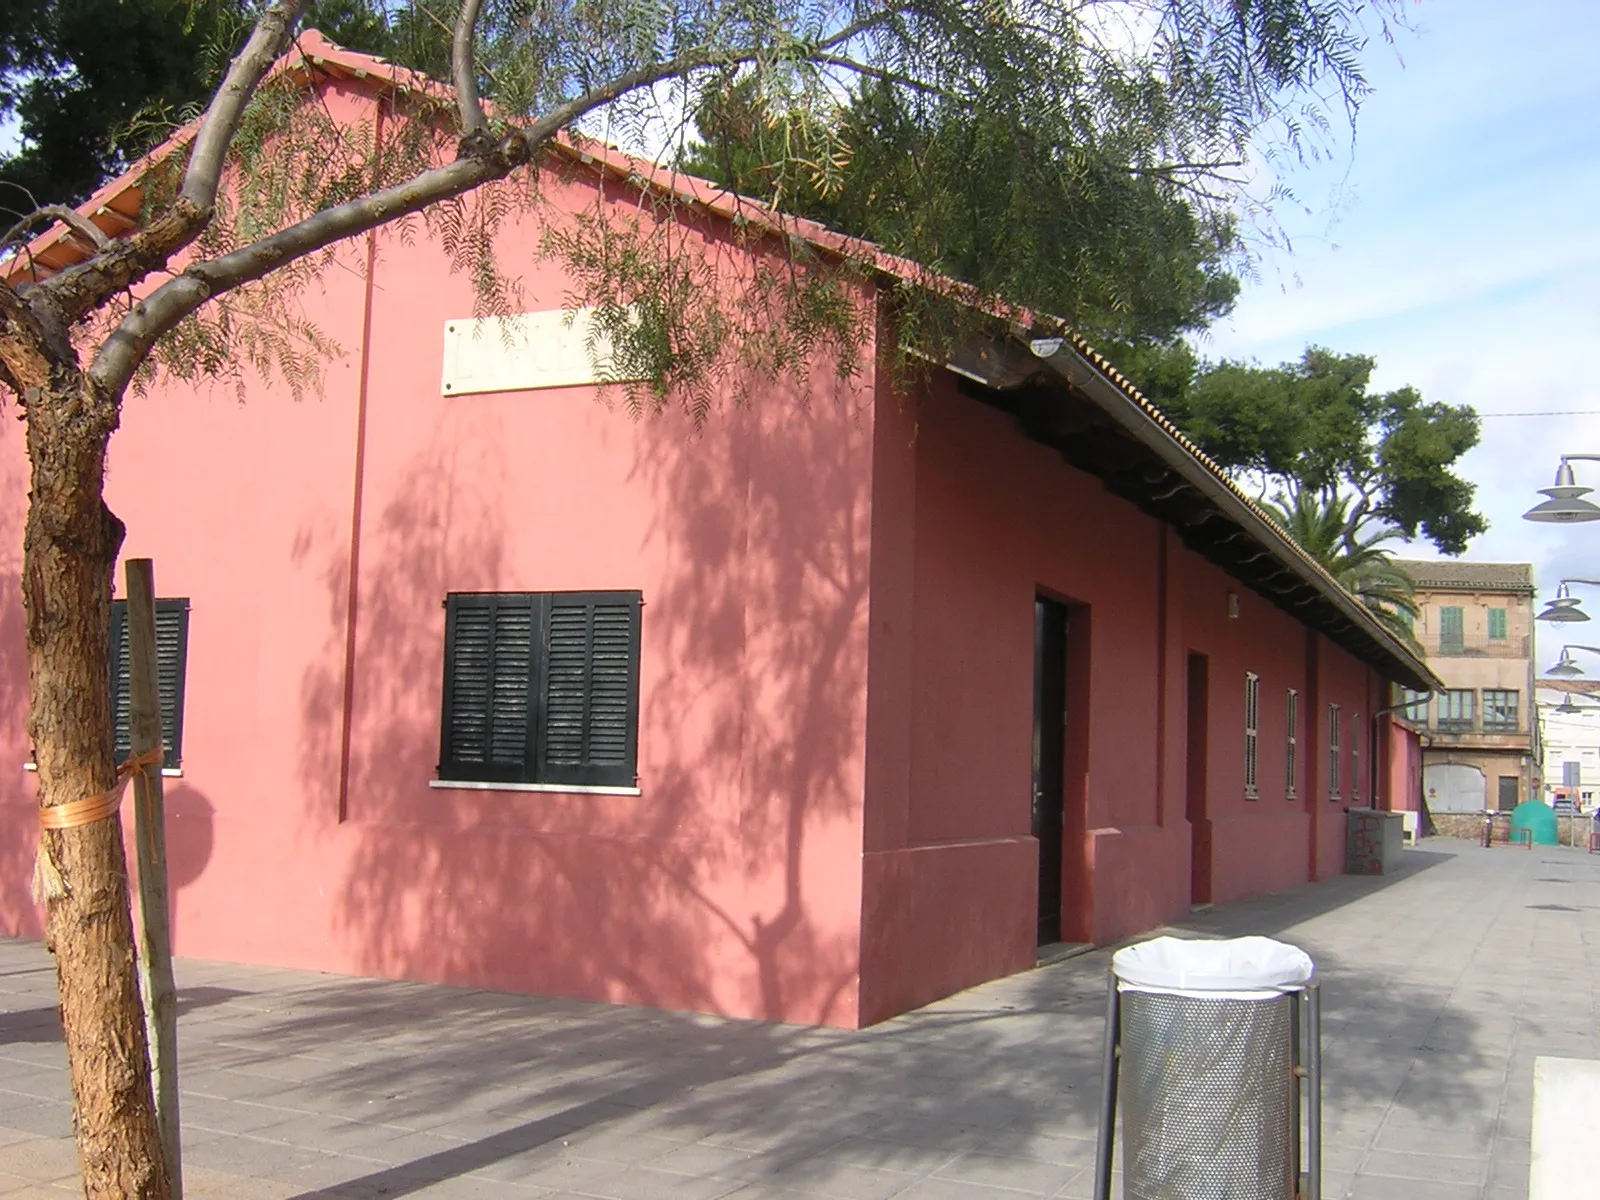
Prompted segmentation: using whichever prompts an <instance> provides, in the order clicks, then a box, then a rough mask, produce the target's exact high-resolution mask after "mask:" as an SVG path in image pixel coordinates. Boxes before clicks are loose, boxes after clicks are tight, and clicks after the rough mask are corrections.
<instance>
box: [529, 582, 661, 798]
mask: <svg viewBox="0 0 1600 1200" xmlns="http://www.w3.org/2000/svg"><path fill="white" fill-rule="evenodd" d="M640 601H641V598H640V595H639V593H637V592H557V593H555V594H553V595H551V596H550V598H549V603H550V607H549V623H548V630H547V633H546V640H545V686H544V706H543V707H544V712H543V722H542V724H543V734H544V736H543V747H542V750H543V753H542V755H541V763H540V772H539V778H540V781H541V782H544V783H571V784H580V785H589V786H598V787H608V786H609V787H632V786H633V784H634V781H635V765H636V761H637V753H638V729H639V617H640V609H641V602H640Z"/></svg>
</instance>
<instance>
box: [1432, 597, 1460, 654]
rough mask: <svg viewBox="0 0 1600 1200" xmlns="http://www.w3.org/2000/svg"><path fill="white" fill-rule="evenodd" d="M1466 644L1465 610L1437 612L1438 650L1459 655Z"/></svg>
mask: <svg viewBox="0 0 1600 1200" xmlns="http://www.w3.org/2000/svg"><path fill="white" fill-rule="evenodd" d="M1466 644H1467V634H1466V620H1465V610H1464V609H1460V608H1455V607H1450V608H1441V609H1440V610H1439V649H1440V650H1442V651H1445V652H1452V651H1453V652H1455V653H1457V654H1459V653H1460V652H1461V651H1462V649H1463V648H1465V646H1466Z"/></svg>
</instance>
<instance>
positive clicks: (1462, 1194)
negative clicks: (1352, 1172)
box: [1348, 1174, 1483, 1200]
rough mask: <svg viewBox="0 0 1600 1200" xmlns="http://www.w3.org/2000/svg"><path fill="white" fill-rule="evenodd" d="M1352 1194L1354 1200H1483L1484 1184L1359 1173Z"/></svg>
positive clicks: (1349, 1190) (1349, 1193) (1350, 1188)
mask: <svg viewBox="0 0 1600 1200" xmlns="http://www.w3.org/2000/svg"><path fill="white" fill-rule="evenodd" d="M1348 1195H1349V1196H1350V1198H1351V1200H1480V1198H1481V1197H1482V1195H1483V1187H1482V1186H1481V1185H1480V1184H1476V1183H1445V1182H1443V1181H1441V1180H1424V1179H1401V1178H1398V1177H1396V1176H1393V1175H1362V1174H1358V1175H1356V1177H1355V1179H1354V1180H1353V1181H1352V1183H1351V1184H1350V1187H1349V1189H1348Z"/></svg>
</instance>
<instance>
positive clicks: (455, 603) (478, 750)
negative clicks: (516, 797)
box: [439, 594, 538, 783]
mask: <svg viewBox="0 0 1600 1200" xmlns="http://www.w3.org/2000/svg"><path fill="white" fill-rule="evenodd" d="M535 599H536V597H534V596H531V595H526V594H521V595H518V594H511V595H476V594H460V595H453V596H450V597H449V598H448V599H447V600H446V602H445V681H444V720H443V722H442V725H443V734H442V737H441V739H440V742H441V744H440V748H439V775H440V777H441V778H443V779H474V780H483V781H487V782H496V783H517V782H525V781H527V780H529V779H530V778H531V767H532V761H533V756H532V754H531V753H529V750H530V740H531V739H530V738H529V736H528V734H529V725H530V715H531V714H530V711H529V699H530V686H529V685H530V681H531V679H532V674H533V667H534V656H533V646H534V636H535V630H536V627H537V624H538V621H537V617H538V614H537V612H536V609H535V604H534V601H535Z"/></svg>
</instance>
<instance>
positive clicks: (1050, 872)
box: [1033, 597, 1067, 946]
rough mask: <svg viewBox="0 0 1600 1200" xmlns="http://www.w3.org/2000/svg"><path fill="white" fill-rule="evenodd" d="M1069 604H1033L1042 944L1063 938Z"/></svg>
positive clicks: (1035, 789)
mask: <svg viewBox="0 0 1600 1200" xmlns="http://www.w3.org/2000/svg"><path fill="white" fill-rule="evenodd" d="M1066 725H1067V606H1066V605H1065V604H1061V603H1059V602H1057V601H1055V600H1046V599H1044V598H1043V597H1040V598H1039V599H1037V600H1035V601H1034V605H1033V836H1034V837H1036V838H1038V839H1039V945H1041V946H1048V945H1051V944H1052V943H1054V942H1059V941H1060V940H1061V851H1062V842H1063V840H1064V837H1065V833H1066V809H1065V803H1066V800H1065V787H1066Z"/></svg>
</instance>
